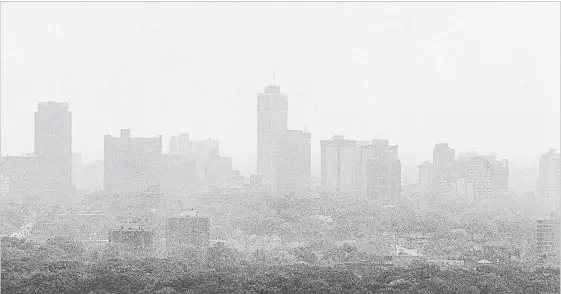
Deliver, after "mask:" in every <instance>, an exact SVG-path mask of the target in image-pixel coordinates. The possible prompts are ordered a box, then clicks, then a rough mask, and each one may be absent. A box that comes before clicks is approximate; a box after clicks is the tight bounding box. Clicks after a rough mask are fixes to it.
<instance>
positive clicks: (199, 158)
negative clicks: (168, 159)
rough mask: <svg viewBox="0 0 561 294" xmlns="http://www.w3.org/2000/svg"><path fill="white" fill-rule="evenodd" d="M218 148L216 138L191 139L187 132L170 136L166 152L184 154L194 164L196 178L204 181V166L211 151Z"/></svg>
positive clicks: (201, 182)
mask: <svg viewBox="0 0 561 294" xmlns="http://www.w3.org/2000/svg"><path fill="white" fill-rule="evenodd" d="M218 150H219V141H218V140H211V139H207V140H191V139H190V138H189V133H181V134H179V135H178V136H172V137H171V139H170V142H169V149H168V154H170V155H171V154H173V155H185V156H187V157H188V158H190V159H191V160H192V161H193V162H194V163H195V165H196V171H195V173H196V180H197V182H198V183H200V184H203V183H206V168H207V164H208V161H209V159H210V157H211V155H212V154H213V153H215V152H216V153H217V152H218Z"/></svg>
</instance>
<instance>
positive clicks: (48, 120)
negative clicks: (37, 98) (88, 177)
mask: <svg viewBox="0 0 561 294" xmlns="http://www.w3.org/2000/svg"><path fill="white" fill-rule="evenodd" d="M35 155H36V156H37V160H38V161H39V166H40V167H41V173H40V175H41V177H42V178H44V181H43V182H44V183H48V184H47V185H46V186H45V187H44V196H45V197H46V198H47V199H48V200H49V201H51V203H52V204H57V203H60V201H66V200H69V198H70V195H71V193H72V113H71V112H70V111H68V103H66V102H53V101H49V102H39V105H38V110H37V112H35Z"/></svg>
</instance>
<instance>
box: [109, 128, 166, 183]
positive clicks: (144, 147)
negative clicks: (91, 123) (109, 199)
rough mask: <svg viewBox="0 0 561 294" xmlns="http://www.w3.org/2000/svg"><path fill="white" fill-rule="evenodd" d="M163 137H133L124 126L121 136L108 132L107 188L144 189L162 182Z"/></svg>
mask: <svg viewBox="0 0 561 294" xmlns="http://www.w3.org/2000/svg"><path fill="white" fill-rule="evenodd" d="M162 159H163V157H162V136H161V135H160V136H158V137H155V138H131V136H130V130H128V129H122V130H121V136H120V137H111V135H105V142H104V175H103V178H104V188H105V191H108V192H112V193H119V192H125V193H126V192H135V191H143V190H145V189H146V187H148V186H150V185H158V184H160V176H161V174H160V173H161V168H162Z"/></svg>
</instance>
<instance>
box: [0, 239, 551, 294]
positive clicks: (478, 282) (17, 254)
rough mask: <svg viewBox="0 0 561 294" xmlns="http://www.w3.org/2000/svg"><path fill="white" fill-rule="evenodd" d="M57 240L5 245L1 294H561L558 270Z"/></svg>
mask: <svg viewBox="0 0 561 294" xmlns="http://www.w3.org/2000/svg"><path fill="white" fill-rule="evenodd" d="M115 251H118V248H109V249H107V248H106V249H104V250H102V251H95V250H94V251H91V250H85V249H84V248H83V247H82V246H81V245H80V244H79V243H75V242H71V241H68V240H64V239H60V238H56V239H52V240H49V241H48V242H47V243H46V244H36V243H33V242H25V241H21V240H17V239H12V238H4V239H2V292H3V293H4V294H8V293H72V294H81V293H84V294H93V293H97V294H102V293H103V294H108V293H115V294H117V293H118V294H126V293H318V294H319V293H322V294H324V293H386V294H387V293H395V294H397V293H426V294H428V293H439V294H446V293H474V294H475V293H481V294H483V293H489V294H490V293H505V294H506V293H520V294H531V293H536V294H538V293H559V269H546V268H542V269H533V270H528V269H522V268H514V267H509V268H489V269H488V270H486V271H484V272H475V271H464V270H439V269H437V268H435V267H431V266H423V265H419V266H416V267H413V268H410V269H402V268H392V269H389V270H384V271H380V270H375V269H372V270H368V269H364V268H361V269H357V268H350V267H317V266H308V265H292V266H268V265H262V264H261V265H257V264H246V265H244V266H240V265H239V264H236V263H235V262H232V263H230V260H228V258H225V256H220V255H221V254H222V255H224V254H226V252H223V251H217V252H214V253H212V250H211V253H212V254H211V255H209V256H207V259H208V262H207V263H206V264H202V265H200V264H199V265H193V264H189V263H188V262H184V261H177V260H162V259H152V258H141V257H138V256H136V257H135V256H134V255H129V256H126V255H122V254H121V255H118V254H117V255H116V254H115Z"/></svg>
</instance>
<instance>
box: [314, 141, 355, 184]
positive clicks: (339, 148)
mask: <svg viewBox="0 0 561 294" xmlns="http://www.w3.org/2000/svg"><path fill="white" fill-rule="evenodd" d="M355 156H356V141H353V140H345V139H344V137H343V136H333V139H332V140H323V141H321V189H322V191H323V192H341V193H351V192H352V191H353V182H354V175H355V163H356V161H355Z"/></svg>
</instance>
